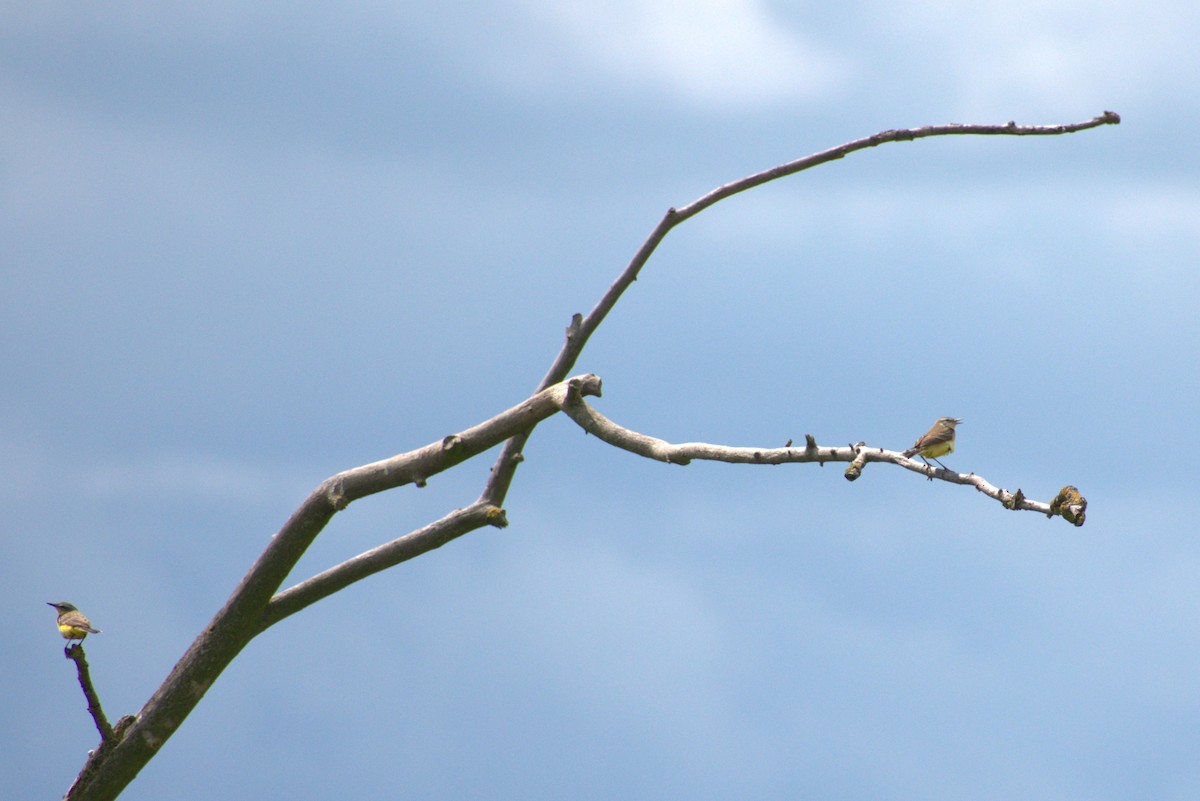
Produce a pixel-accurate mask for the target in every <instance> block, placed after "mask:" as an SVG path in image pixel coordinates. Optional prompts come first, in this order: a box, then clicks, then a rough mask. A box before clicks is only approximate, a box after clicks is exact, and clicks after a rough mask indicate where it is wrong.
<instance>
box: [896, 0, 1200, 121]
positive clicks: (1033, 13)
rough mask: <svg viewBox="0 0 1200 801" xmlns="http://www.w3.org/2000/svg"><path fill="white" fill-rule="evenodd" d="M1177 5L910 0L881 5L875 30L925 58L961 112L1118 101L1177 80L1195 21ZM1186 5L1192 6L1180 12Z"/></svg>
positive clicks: (1074, 0) (1187, 54)
mask: <svg viewBox="0 0 1200 801" xmlns="http://www.w3.org/2000/svg"><path fill="white" fill-rule="evenodd" d="M1183 8H1184V6H1182V5H1180V6H1172V5H1170V4H1150V5H1147V4H1145V3H1136V4H1135V3H1132V2H1115V3H1105V4H1097V3H1093V2H1088V1H1087V0H1066V1H1065V2H1058V3H1050V4H1047V3H1040V2H1036V0H1014V1H1010V0H984V1H983V2H969V3H958V2H949V0H911V1H910V2H907V3H899V4H881V5H880V6H879V12H880V13H879V14H878V15H872V18H874V19H876V20H877V21H878V22H877V32H880V33H883V34H884V35H886V36H887V37H889V38H891V39H893V40H894V44H893V48H894V49H898V50H899V51H901V52H904V53H906V54H907V56H906V59H907V58H910V57H912V56H913V55H914V53H913V51H912V45H913V43H914V42H916V41H920V42H922V43H923V46H922V48H921V54H920V56H919V59H920V60H921V61H927V62H929V68H930V69H931V70H932V71H933V72H934V73H936V75H937V77H936V78H934V79H933V80H934V81H944V82H946V83H948V84H949V86H948V87H947V88H948V89H949V90H950V91H951V92H953V95H954V97H955V104H956V105H957V106H958V108H959V113H961V114H963V116H964V117H975V116H980V115H981V114H982V115H985V116H986V115H987V114H988V113H989V112H992V111H994V110H995V109H997V108H1010V109H1021V110H1029V111H1041V110H1061V109H1063V108H1068V109H1072V108H1080V107H1081V106H1082V107H1085V108H1086V109H1087V110H1088V111H1089V112H1090V113H1099V112H1100V111H1101V110H1102V109H1101V108H1100V107H1095V106H1096V104H1097V103H1100V104H1104V103H1108V104H1109V105H1110V106H1113V107H1115V106H1117V105H1118V104H1120V103H1121V101H1122V100H1126V102H1128V100H1127V99H1130V98H1135V97H1141V96H1143V95H1144V94H1145V92H1146V91H1147V89H1152V88H1153V87H1158V90H1159V91H1164V90H1165V91H1170V90H1169V89H1168V88H1167V87H1168V86H1169V84H1170V83H1171V82H1173V81H1175V80H1177V79H1176V78H1175V77H1174V76H1175V75H1177V74H1178V68H1177V65H1178V64H1180V63H1187V62H1188V61H1190V60H1191V58H1192V56H1191V52H1190V51H1191V36H1192V35H1193V33H1194V30H1195V26H1194V23H1192V21H1191V20H1188V19H1185V18H1183V17H1182V16H1181V13H1180V12H1181V10H1182V9H1183ZM1184 13H1185V14H1191V13H1192V12H1190V11H1188V12H1184Z"/></svg>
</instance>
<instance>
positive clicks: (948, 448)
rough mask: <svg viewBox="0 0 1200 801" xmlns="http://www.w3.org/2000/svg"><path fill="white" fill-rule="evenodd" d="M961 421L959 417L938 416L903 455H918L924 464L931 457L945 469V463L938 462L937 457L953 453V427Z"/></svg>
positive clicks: (927, 462)
mask: <svg viewBox="0 0 1200 801" xmlns="http://www.w3.org/2000/svg"><path fill="white" fill-rule="evenodd" d="M961 422H962V418H961V417H939V418H938V419H937V422H936V423H934V424H933V426H932V427H931V428H930V429H929V430H928V431H926V432H925V433H924V434H923V435H922V436H921V438H920V439H918V440H917V441H916V442H915V443H914V444H913V446H912V447H911V448H909V449H908V450H906V451H905V452H904V455H905V456H907V457H908V458H909V459H911V458H912V457H913V456H914V455H916V456H920V457H921V461H923V462H925V464H929V461H928V460H929V459H933V461H935V462H937V463H938V464H940V465H942V469H943V470H945V469H946V465H944V464H942V463H941V462H938V458H937V457H939V456H945V455H946V454H947V453H954V427H955V426H956V425H958V424H959V423H961Z"/></svg>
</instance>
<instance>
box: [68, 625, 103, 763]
mask: <svg viewBox="0 0 1200 801" xmlns="http://www.w3.org/2000/svg"><path fill="white" fill-rule="evenodd" d="M63 650H64V653H65V655H66V657H67V659H70V660H71V661H72V662H74V663H75V670H76V672H77V673H78V674H79V686H80V687H82V688H83V697H84V698H86V699H87V705H88V712H90V713H91V715H92V720H94V721H95V722H96V729H97V731H99V732H100V742H101V743H107V742H110V741H111V740H112V738H113V730H112V726H110V725H109V723H108V718H107V717H105V716H104V710H103V709H102V708H101V706H100V696H99V695H97V694H96V687H95V685H93V684H92V672H91V670H89V669H88V663H87V656H86V655H85V654H84V653H83V645H81V644H79V643H76V644H75V645H72V646H71V647H70V648H65V649H63Z"/></svg>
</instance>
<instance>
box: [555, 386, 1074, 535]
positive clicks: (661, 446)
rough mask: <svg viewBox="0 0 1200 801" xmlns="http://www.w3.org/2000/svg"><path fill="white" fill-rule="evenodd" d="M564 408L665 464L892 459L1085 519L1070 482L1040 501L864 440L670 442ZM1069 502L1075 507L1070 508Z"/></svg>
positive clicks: (590, 412) (857, 469)
mask: <svg viewBox="0 0 1200 801" xmlns="http://www.w3.org/2000/svg"><path fill="white" fill-rule="evenodd" d="M563 411H564V412H565V413H566V415H567V416H568V417H570V418H571V419H572V420H574V421H575V423H576V424H578V425H579V427H580V428H582V429H583V430H584V431H586V432H587V433H589V434H592V435H594V436H595V437H596V438H597V439H600V440H602V441H603V442H606V443H608V444H609V445H612V446H614V447H616V448H620V449H622V450H626V451H629V452H630V453H635V454H637V455H638V456H644V457H645V458H647V459H655V460H657V461H660V462H666V463H667V464H678V465H686V464H689V463H691V462H692V461H693V460H694V459H700V460H704V461H712V462H727V463H730V464H770V465H778V464H787V463H792V462H817V463H819V464H821V465H824V464H825V463H826V462H849V463H850V466H849V467H847V468H846V472H845V476H846V478H847V479H849V480H850V481H854V480H855V479H857V478H858V477H859V476H861V475H862V471H863V467H864V466H865V465H866V464H867V463H868V462H890V463H891V464H895V465H899V466H900V467H903V468H905V469H906V470H911V471H913V472H914V473H920V474H922V475H923V476H925V477H926V478H928V479H929V480H930V481H932V480H933V479H935V478H937V479H940V480H941V481H948V482H950V483H952V484H964V485H968V486H972V487H974V488H975V489H977V490H979V491H980V492H982V493H983V494H984V495H986V496H988V497H989V498H992V499H993V500H995V501H998V502H999V503H1000V504H1001V505H1003V506H1004V507H1005V508H1006V509H1012V510H1015V511H1019V510H1028V511H1031V512H1041V513H1042V514H1044V515H1046V516H1047V517H1053V516H1054V515H1062V516H1063V517H1064V518H1065V519H1066V520H1067V521H1068V522H1071V523H1074V524H1075V525H1077V526H1081V525H1083V509H1086V508H1087V501H1086V500H1084V499H1083V496H1081V495H1079V491H1078V490H1075V488H1074V487H1065V488H1064V489H1063V492H1066V491H1067V490H1074V492H1075V497H1074V498H1071V499H1069V502H1064V501H1062V500H1061V496H1062V493H1060V499H1058V504H1057V506H1056V505H1055V503H1040V502H1038V501H1031V500H1029V499H1028V498H1026V497H1025V494H1024V493H1023V492H1022V491H1021V490H1019V489H1018V490H1017V491H1016V492H1009V491H1008V490H1006V489H1001V488H1000V487H997V486H995V485H993V484H991V483H989V482H988V481H987V480H986V479H984V478H983V476H977V475H975V474H974V473H956V472H954V471H953V470H947V469H945V468H942V467H932V466H930V465H928V464H925V463H923V462H918V461H916V460H915V459H910V458H908V457H906V456H905V455H904V454H903V453H901V452H900V451H889V450H886V449H884V448H872V447H868V446H867V445H866V443H863V442H858V443H855V444H853V445H845V446H841V447H827V446H820V445H818V444H817V442H816V440H815V439H813V437H812V435H811V434H808V435H805V446H804V447H803V448H793V447H791V446H790V441H789V445H787V446H785V447H782V448H746V447H732V446H728V445H712V444H709V443H707V442H683V443H679V444H672V443H670V442H667V441H666V440H662V439H659V438H657V437H652V436H649V435H647V434H642V433H639V432H637V431H633V430H631V429H628V428H624V427H623V426H620V425H617V424H616V423H614V422H613V421H612V420H609V419H608V418H607V417H605V416H604V415H603V414H601V413H600V412H598V411H596V409H595V408H593V407H592V406H591V404H589V403H588V402H587V401H585V400H583V398H572V399H571V400H570V402H569V403H567V405H566V406H565V407H564V408H563ZM1071 503H1073V504H1074V505H1075V507H1078V508H1075V509H1073V508H1072V507H1071ZM1076 520H1078V522H1076Z"/></svg>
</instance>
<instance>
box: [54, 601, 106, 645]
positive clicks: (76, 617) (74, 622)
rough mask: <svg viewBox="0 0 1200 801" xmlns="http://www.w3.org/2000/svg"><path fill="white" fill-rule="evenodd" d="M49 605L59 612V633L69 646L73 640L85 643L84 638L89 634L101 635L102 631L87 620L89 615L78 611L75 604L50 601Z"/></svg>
mask: <svg viewBox="0 0 1200 801" xmlns="http://www.w3.org/2000/svg"><path fill="white" fill-rule="evenodd" d="M47 605H48V606H53V607H54V608H55V609H57V610H58V633H59V634H61V635H62V636H63V639H64V640H66V641H67V645H68V646H70V645H71V641H73V640H79V641H80V642H83V638H84V637H86V636H88V635H89V634H99V633H100V629H94V628H92V621H90V620H88V619H87V615H85V614H84V613H83V612H80V611H79V610H78V609H76V608H75V604H69V603H67V602H66V601H59V602H58V603H54V602H51V601H48V602H47Z"/></svg>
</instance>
